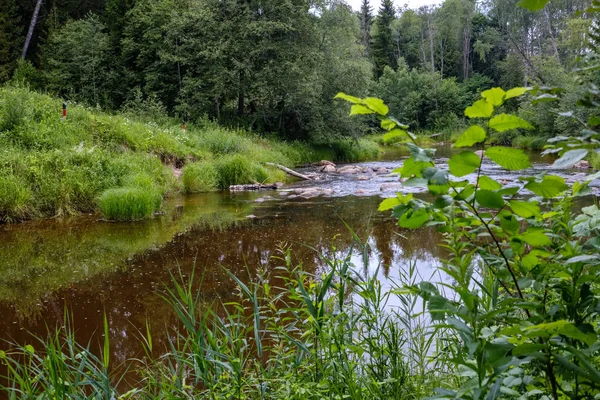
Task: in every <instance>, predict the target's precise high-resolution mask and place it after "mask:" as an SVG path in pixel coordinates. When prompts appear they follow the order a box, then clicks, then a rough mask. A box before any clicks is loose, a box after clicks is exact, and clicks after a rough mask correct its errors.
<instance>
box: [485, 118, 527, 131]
mask: <svg viewBox="0 0 600 400" xmlns="http://www.w3.org/2000/svg"><path fill="white" fill-rule="evenodd" d="M488 126H489V127H490V128H492V129H495V130H497V131H498V132H504V131H508V130H511V129H517V128H522V129H533V125H531V124H530V123H529V122H527V121H525V120H524V119H523V118H519V117H517V116H516V115H511V114H500V115H496V116H495V117H494V118H492V119H490V122H489V123H488Z"/></svg>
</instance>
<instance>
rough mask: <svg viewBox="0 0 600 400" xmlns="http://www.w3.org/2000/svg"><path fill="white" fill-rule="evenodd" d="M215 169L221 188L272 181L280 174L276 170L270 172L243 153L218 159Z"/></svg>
mask: <svg viewBox="0 0 600 400" xmlns="http://www.w3.org/2000/svg"><path fill="white" fill-rule="evenodd" d="M215 169H216V171H217V174H218V182H219V187H220V188H221V189H225V188H228V187H229V186H231V185H240V184H244V183H248V182H258V183H265V182H272V181H273V180H276V179H277V178H278V177H279V176H280V175H279V174H277V173H276V172H275V171H273V173H270V171H269V170H267V169H266V168H265V167H263V166H262V165H260V164H257V163H255V162H252V161H251V160H250V159H249V158H247V157H246V156H243V155H241V154H234V155H230V156H225V157H223V158H220V159H218V160H217V161H216V162H215Z"/></svg>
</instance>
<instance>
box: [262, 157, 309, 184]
mask: <svg viewBox="0 0 600 400" xmlns="http://www.w3.org/2000/svg"><path fill="white" fill-rule="evenodd" d="M265 164H267V165H270V166H271V167H275V168H279V169H280V170H282V171H284V172H285V173H287V174H290V175H292V176H295V177H296V178H300V179H304V180H305V181H312V178H311V177H310V176H308V175H304V174H301V173H299V172H296V171H293V170H291V169H289V168H286V167H284V166H283V165H279V164H273V163H270V162H268V163H265Z"/></svg>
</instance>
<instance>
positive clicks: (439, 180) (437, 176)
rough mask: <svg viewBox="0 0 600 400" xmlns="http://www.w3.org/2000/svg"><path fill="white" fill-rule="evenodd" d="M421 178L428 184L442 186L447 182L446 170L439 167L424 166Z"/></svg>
mask: <svg viewBox="0 0 600 400" xmlns="http://www.w3.org/2000/svg"><path fill="white" fill-rule="evenodd" d="M423 178H425V179H427V183H428V184H430V185H439V186H444V185H447V184H448V171H444V170H442V169H439V168H433V167H431V168H426V169H424V170H423Z"/></svg>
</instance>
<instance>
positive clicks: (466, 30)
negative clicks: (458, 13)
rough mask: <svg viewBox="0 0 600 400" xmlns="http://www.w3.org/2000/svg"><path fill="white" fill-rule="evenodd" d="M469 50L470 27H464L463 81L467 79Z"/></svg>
mask: <svg viewBox="0 0 600 400" xmlns="http://www.w3.org/2000/svg"><path fill="white" fill-rule="evenodd" d="M470 50H471V27H470V26H468V27H467V26H465V28H464V31H463V79H467V78H468V77H469V55H470Z"/></svg>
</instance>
